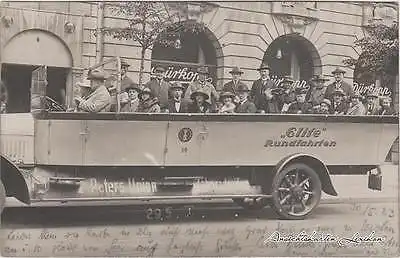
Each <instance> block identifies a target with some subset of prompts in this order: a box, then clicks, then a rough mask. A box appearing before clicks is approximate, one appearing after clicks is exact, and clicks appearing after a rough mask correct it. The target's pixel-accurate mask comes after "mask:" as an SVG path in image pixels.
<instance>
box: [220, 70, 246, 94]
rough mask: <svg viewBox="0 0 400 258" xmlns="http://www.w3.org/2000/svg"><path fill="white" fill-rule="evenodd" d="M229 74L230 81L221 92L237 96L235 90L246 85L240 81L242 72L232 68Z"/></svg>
mask: <svg viewBox="0 0 400 258" xmlns="http://www.w3.org/2000/svg"><path fill="white" fill-rule="evenodd" d="M229 73H230V74H231V76H232V80H231V81H229V82H227V83H225V84H224V86H223V88H222V91H223V92H232V93H233V94H235V95H237V88H238V87H239V85H246V84H245V83H243V82H242V81H241V76H242V74H243V71H242V70H240V68H239V67H234V68H233V69H232V70H231V71H230V72H229Z"/></svg>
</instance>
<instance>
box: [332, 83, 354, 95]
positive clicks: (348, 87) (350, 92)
mask: <svg viewBox="0 0 400 258" xmlns="http://www.w3.org/2000/svg"><path fill="white" fill-rule="evenodd" d="M335 88H336V82H333V83H331V84H329V85H328V87H327V88H326V91H325V98H326V99H332V94H333V91H334V90H335ZM339 88H340V89H342V90H343V91H344V94H345V95H346V96H352V95H353V94H354V90H353V86H351V85H350V84H348V83H347V82H344V81H342V83H341V85H340V87H339Z"/></svg>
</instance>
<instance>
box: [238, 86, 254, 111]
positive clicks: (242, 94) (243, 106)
mask: <svg viewBox="0 0 400 258" xmlns="http://www.w3.org/2000/svg"><path fill="white" fill-rule="evenodd" d="M236 92H237V96H238V97H239V102H238V103H237V105H236V108H235V112H236V113H256V112H257V108H256V105H254V103H253V102H251V101H250V100H249V92H250V90H249V88H248V87H247V85H245V84H242V85H239V86H238V87H237V91H236Z"/></svg>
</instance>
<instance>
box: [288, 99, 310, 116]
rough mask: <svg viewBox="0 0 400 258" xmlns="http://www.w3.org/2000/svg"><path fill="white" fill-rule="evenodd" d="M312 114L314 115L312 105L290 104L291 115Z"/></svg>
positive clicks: (289, 111)
mask: <svg viewBox="0 0 400 258" xmlns="http://www.w3.org/2000/svg"><path fill="white" fill-rule="evenodd" d="M299 112H300V113H301V114H310V113H312V105H311V104H310V103H307V102H304V103H298V102H293V103H292V104H290V106H289V109H288V112H287V113H289V114H298V113H299Z"/></svg>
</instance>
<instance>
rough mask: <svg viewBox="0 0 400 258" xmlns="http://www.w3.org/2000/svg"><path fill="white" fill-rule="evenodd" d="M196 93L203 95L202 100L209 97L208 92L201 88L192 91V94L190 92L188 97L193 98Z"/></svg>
mask: <svg viewBox="0 0 400 258" xmlns="http://www.w3.org/2000/svg"><path fill="white" fill-rule="evenodd" d="M197 95H203V96H204V100H207V99H208V98H209V96H208V94H207V93H205V92H204V91H203V90H201V89H199V90H196V91H194V92H193V93H192V94H190V98H191V99H194V98H195V97H196V96H197Z"/></svg>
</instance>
